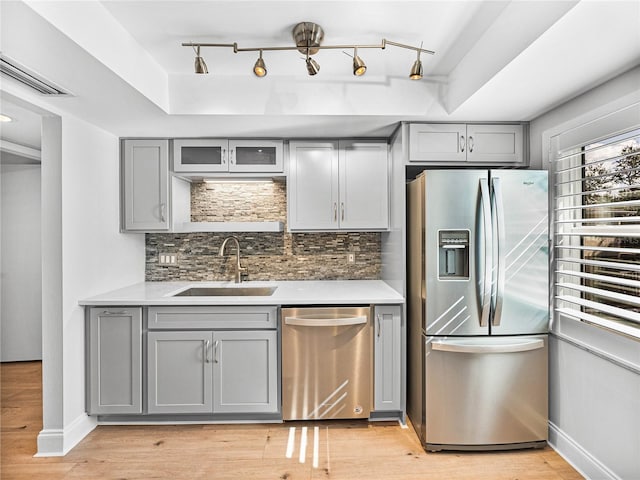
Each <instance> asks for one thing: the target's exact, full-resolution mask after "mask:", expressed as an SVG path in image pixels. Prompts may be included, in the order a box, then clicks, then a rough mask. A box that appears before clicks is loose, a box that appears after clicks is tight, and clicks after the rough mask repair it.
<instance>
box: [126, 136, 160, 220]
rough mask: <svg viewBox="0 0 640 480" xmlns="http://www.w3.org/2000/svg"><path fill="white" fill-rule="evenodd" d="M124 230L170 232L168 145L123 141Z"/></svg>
mask: <svg viewBox="0 0 640 480" xmlns="http://www.w3.org/2000/svg"><path fill="white" fill-rule="evenodd" d="M122 170H123V177H124V178H123V183H124V189H123V205H124V207H123V210H124V222H123V223H124V229H125V230H131V231H147V230H168V229H169V212H168V210H169V209H168V201H169V141H168V140H125V141H124V158H123V169H122Z"/></svg>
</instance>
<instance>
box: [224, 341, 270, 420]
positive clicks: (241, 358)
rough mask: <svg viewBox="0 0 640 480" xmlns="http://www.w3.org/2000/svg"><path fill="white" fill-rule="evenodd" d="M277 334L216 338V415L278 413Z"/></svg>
mask: <svg viewBox="0 0 640 480" xmlns="http://www.w3.org/2000/svg"><path fill="white" fill-rule="evenodd" d="M277 343H278V335H277V331H276V330H258V331H220V332H214V334H213V366H214V368H213V411H214V412H215V413H277V412H278V405H279V403H280V402H279V400H278V350H277Z"/></svg>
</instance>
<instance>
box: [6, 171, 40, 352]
mask: <svg viewBox="0 0 640 480" xmlns="http://www.w3.org/2000/svg"><path fill="white" fill-rule="evenodd" d="M0 177H1V178H2V199H1V201H0V205H2V242H1V244H2V252H1V253H0V258H1V259H2V267H1V269H2V297H1V298H2V312H1V314H0V319H1V330H0V337H1V340H2V344H1V346H0V361H3V362H16V361H24V360H41V359H42V270H41V265H40V264H41V256H40V165H39V164H38V165H33V164H31V165H29V164H22V165H2V167H1V171H0Z"/></svg>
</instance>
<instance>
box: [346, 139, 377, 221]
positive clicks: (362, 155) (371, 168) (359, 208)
mask: <svg viewBox="0 0 640 480" xmlns="http://www.w3.org/2000/svg"><path fill="white" fill-rule="evenodd" d="M338 183H339V192H340V194H339V199H340V205H339V207H338V221H339V224H340V229H342V230H384V229H387V228H388V227H389V161H388V147H387V144H386V143H384V142H364V141H340V154H339V177H338Z"/></svg>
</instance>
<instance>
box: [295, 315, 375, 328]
mask: <svg viewBox="0 0 640 480" xmlns="http://www.w3.org/2000/svg"><path fill="white" fill-rule="evenodd" d="M368 321H369V319H368V317H366V316H354V317H342V318H319V317H317V318H313V317H284V323H285V325H296V326H299V327H342V326H345V325H347V326H348V325H362V324H363V323H367V322H368Z"/></svg>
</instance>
